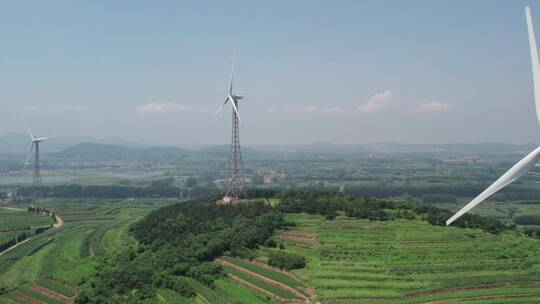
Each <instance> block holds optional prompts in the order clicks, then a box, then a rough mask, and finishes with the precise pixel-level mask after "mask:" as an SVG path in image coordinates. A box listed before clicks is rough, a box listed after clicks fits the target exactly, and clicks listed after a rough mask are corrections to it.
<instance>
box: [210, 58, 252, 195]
mask: <svg viewBox="0 0 540 304" xmlns="http://www.w3.org/2000/svg"><path fill="white" fill-rule="evenodd" d="M235 60H236V54H235V55H234V56H233V63H232V68H231V84H230V86H229V92H228V93H227V98H225V102H224V103H223V104H222V105H221V106H220V107H219V108H218V109H217V111H216V114H215V115H217V114H218V113H219V112H221V110H222V109H223V107H224V106H225V105H226V104H227V103H230V104H231V107H232V138H231V149H230V154H229V173H228V180H229V181H228V183H227V189H226V192H225V197H224V198H223V200H224V201H226V202H230V201H232V200H238V199H239V198H240V195H241V194H242V192H243V188H244V186H245V181H246V179H245V176H244V164H243V160H242V152H241V149H240V123H241V122H242V121H241V120H240V113H238V101H239V100H240V99H242V98H243V97H242V96H240V95H235V94H233V82H234V64H235Z"/></svg>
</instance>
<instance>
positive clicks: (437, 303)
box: [422, 294, 533, 304]
mask: <svg viewBox="0 0 540 304" xmlns="http://www.w3.org/2000/svg"><path fill="white" fill-rule="evenodd" d="M532 296H533V295H530V294H508V295H492V296H489V295H488V296H478V297H468V298H448V299H441V300H436V301H430V302H423V303H422V304H441V303H453V302H463V301H477V300H494V299H520V298H530V297H532Z"/></svg>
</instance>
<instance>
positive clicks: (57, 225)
mask: <svg viewBox="0 0 540 304" xmlns="http://www.w3.org/2000/svg"><path fill="white" fill-rule="evenodd" d="M54 218H55V219H56V223H55V224H54V225H53V227H54V228H60V227H62V225H64V220H63V219H62V218H61V217H60V216H59V215H58V214H56V213H55V214H54Z"/></svg>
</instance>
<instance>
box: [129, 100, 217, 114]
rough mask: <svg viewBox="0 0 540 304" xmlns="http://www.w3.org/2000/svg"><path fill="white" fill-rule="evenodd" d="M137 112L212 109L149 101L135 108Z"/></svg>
mask: <svg viewBox="0 0 540 304" xmlns="http://www.w3.org/2000/svg"><path fill="white" fill-rule="evenodd" d="M135 111H137V113H139V114H148V113H153V114H166V113H173V112H180V111H195V112H211V111H214V109H211V108H208V107H192V106H187V105H182V104H178V103H174V102H151V103H147V104H144V105H140V106H138V107H137V108H135Z"/></svg>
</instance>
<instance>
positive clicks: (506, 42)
mask: <svg viewBox="0 0 540 304" xmlns="http://www.w3.org/2000/svg"><path fill="white" fill-rule="evenodd" d="M526 5H532V9H533V17H536V19H535V21H536V25H537V26H536V28H537V33H538V34H539V35H540V1H520V0H512V1H510V0H498V1H497V0H474V1H471V0H466V1H465V0H463V1H456V0H448V1H436V0H425V1H410V0H409V1H381V0H372V1H367V0H365V1H360V0H356V1H281V2H280V1H212V2H209V1H191V2H184V1H24V2H23V1H2V2H1V3H0V41H1V44H0V83H1V85H0V134H2V133H8V132H20V131H22V130H24V120H25V119H27V120H29V121H31V125H32V127H33V129H34V130H35V133H39V135H90V136H96V137H107V136H121V137H124V138H126V139H131V140H137V141H141V142H147V143H148V142H150V143H161V144H163V143H168V144H208V143H211V144H213V143H227V142H229V137H230V112H229V109H227V111H225V112H223V113H221V114H220V115H219V116H217V117H214V116H213V112H214V111H215V109H216V108H217V107H218V105H219V103H220V102H222V101H223V100H224V98H225V92H226V88H227V86H228V81H229V80H228V78H229V69H230V64H231V57H232V53H233V50H234V49H235V48H236V49H238V57H239V58H238V62H237V63H238V65H237V72H238V73H237V78H236V79H237V81H236V84H235V87H236V89H235V91H236V93H238V94H243V95H244V96H245V100H243V101H242V102H241V105H240V109H241V114H242V119H243V122H244V123H243V124H242V127H241V135H242V143H244V144H263V143H268V144H290V143H310V142H334V143H373V142H386V141H395V142H404V143H445V142H485V141H502V142H515V143H525V142H539V141H540V140H539V139H540V127H539V125H538V123H537V122H536V117H535V113H534V106H533V99H532V80H531V68H530V59H529V50H528V40H527V32H526V24H525V17H524V9H523V8H524V6H526Z"/></svg>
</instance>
